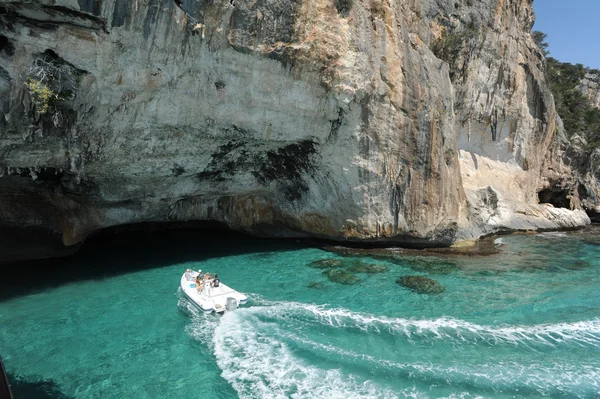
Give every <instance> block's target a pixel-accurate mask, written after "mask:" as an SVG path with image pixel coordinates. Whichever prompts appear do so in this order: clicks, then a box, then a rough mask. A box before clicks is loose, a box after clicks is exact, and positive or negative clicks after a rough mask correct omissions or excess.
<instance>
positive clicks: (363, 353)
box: [0, 230, 600, 399]
mask: <svg viewBox="0 0 600 399" xmlns="http://www.w3.org/2000/svg"><path fill="white" fill-rule="evenodd" d="M597 234H598V230H591V231H584V232H574V233H543V234H538V235H512V236H503V237H502V238H498V239H496V241H495V245H496V246H497V247H498V249H499V253H498V254H495V255H491V256H485V257H484V256H469V257H466V256H438V257H431V256H424V255H420V254H419V253H415V252H410V253H405V252H402V251H399V252H397V253H396V254H395V255H394V256H393V257H385V256H384V257H381V256H350V257H349V256H340V255H338V254H336V252H331V251H328V250H324V249H319V248H315V247H309V246H306V245H303V244H300V243H294V242H281V241H269V240H259V239H250V238H247V237H243V236H239V235H235V234H221V233H219V234H205V233H202V234H199V233H195V232H182V231H163V232H158V233H148V232H147V233H139V234H138V233H136V234H133V235H127V236H114V237H112V236H111V237H108V238H107V237H104V238H102V239H99V240H97V241H95V242H92V243H90V244H89V245H88V244H86V245H85V246H84V247H83V249H82V250H81V251H80V252H79V253H78V254H77V255H75V256H73V257H70V258H67V259H63V260H55V261H45V262H38V263H33V264H23V265H19V266H18V267H16V269H18V270H19V273H20V274H19V276H17V277H8V275H7V274H6V270H7V269H6V267H5V268H4V270H5V272H4V273H3V276H2V280H1V282H0V356H2V358H3V359H4V363H5V366H6V368H7V370H8V373H9V376H10V378H11V379H12V384H13V391H14V392H13V393H14V395H15V397H16V398H28V399H29V398H33V399H35V398H103V399H111V398H119V399H120V398H207V399H212V398H215V399H216V398H260V399H262V398H267V399H268V398H326V399H335V398H343V399H352V398H405V397H408V398H538V397H539V398H541V397H551V398H600V236H599V235H597ZM322 259H339V260H341V261H342V263H341V264H337V266H338V267H341V268H349V267H353V266H356V265H357V264H359V265H360V264H377V265H382V266H385V268H387V271H385V272H382V273H376V274H367V273H356V276H357V277H359V278H360V282H358V283H356V284H354V285H343V284H339V283H336V282H332V281H330V280H329V279H328V278H327V276H326V275H324V274H323V272H324V271H326V270H324V269H319V268H315V267H309V265H310V264H311V262H314V261H319V260H322ZM361 262H362V263H361ZM313 266H314V265H313ZM186 268H194V269H199V268H201V269H202V270H204V271H211V272H214V273H218V274H219V276H220V278H221V280H222V281H223V282H224V283H225V284H228V285H230V286H232V287H234V288H236V289H237V290H239V291H241V292H244V293H246V294H247V295H248V296H249V302H248V304H247V305H246V306H245V307H243V308H240V309H238V310H236V311H234V312H230V313H228V314H226V315H224V316H216V315H204V314H201V313H200V312H199V311H197V310H196V309H195V308H194V307H193V306H192V305H191V304H190V303H189V302H188V301H187V300H186V299H185V297H184V296H183V295H182V293H181V292H180V289H179V281H180V278H181V275H182V273H183V272H184V271H185V269H186ZM401 276H425V277H429V278H432V279H434V280H435V281H437V282H438V283H439V284H441V285H443V286H444V288H445V291H444V292H442V293H440V294H437V295H433V294H432V295H428V294H419V293H417V292H414V291H411V290H409V289H407V288H405V287H402V286H400V285H399V284H397V283H396V280H398V278H399V277H401Z"/></svg>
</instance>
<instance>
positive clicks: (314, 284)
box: [306, 281, 327, 290]
mask: <svg viewBox="0 0 600 399" xmlns="http://www.w3.org/2000/svg"><path fill="white" fill-rule="evenodd" d="M306 287H307V288H312V289H315V290H322V289H325V288H326V287H327V286H326V285H325V284H323V283H321V282H319V281H313V282H312V283H310V284H308V285H307V286H306Z"/></svg>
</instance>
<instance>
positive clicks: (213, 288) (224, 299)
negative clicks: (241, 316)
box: [181, 270, 248, 314]
mask: <svg viewBox="0 0 600 399" xmlns="http://www.w3.org/2000/svg"><path fill="white" fill-rule="evenodd" d="M199 274H200V272H197V271H194V270H187V271H186V272H185V273H183V275H182V276H181V290H182V291H183V293H184V294H185V296H187V297H188V298H189V299H190V300H191V301H192V303H194V304H195V305H196V306H197V307H198V308H200V310H202V311H203V312H204V313H206V314H208V313H212V312H215V313H220V314H223V313H224V312H225V311H232V310H235V309H237V308H238V307H239V306H240V305H245V304H246V302H248V297H246V295H244V294H242V293H239V292H237V291H236V290H234V289H233V288H231V287H229V286H227V285H225V284H223V283H221V282H220V281H219V282H216V281H215V280H213V279H204V280H202V281H201V284H202V286H201V287H199V288H198V287H197V286H196V277H198V275H199Z"/></svg>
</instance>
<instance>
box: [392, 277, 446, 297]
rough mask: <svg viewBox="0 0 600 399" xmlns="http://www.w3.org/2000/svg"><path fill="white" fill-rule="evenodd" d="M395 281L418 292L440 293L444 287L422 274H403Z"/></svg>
mask: <svg viewBox="0 0 600 399" xmlns="http://www.w3.org/2000/svg"><path fill="white" fill-rule="evenodd" d="M396 283H398V284H400V285H401V286H403V287H406V288H409V289H411V290H413V291H415V292H417V293H419V294H440V293H442V292H444V291H446V289H445V288H444V286H443V285H441V284H440V283H438V282H437V281H435V280H432V279H430V278H428V277H423V276H403V277H400V278H399V279H398V280H397V281H396Z"/></svg>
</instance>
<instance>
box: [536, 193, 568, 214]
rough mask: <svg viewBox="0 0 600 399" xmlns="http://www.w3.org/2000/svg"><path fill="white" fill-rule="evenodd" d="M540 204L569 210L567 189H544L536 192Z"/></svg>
mask: <svg viewBox="0 0 600 399" xmlns="http://www.w3.org/2000/svg"><path fill="white" fill-rule="evenodd" d="M538 199H539V201H540V204H552V205H553V206H554V207H555V208H566V209H571V200H570V199H569V190H568V189H550V188H545V189H543V190H542V191H540V192H538Z"/></svg>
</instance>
